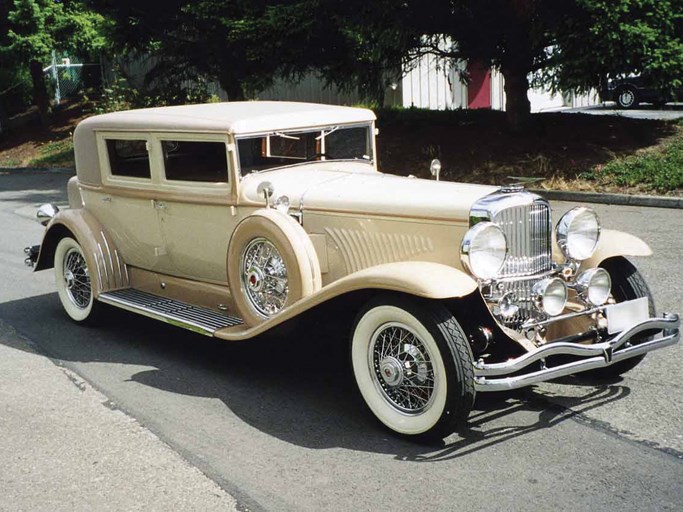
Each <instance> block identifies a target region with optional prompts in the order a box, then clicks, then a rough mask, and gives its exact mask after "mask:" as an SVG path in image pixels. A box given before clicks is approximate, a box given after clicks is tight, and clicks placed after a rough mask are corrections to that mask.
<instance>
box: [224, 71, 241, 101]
mask: <svg viewBox="0 0 683 512" xmlns="http://www.w3.org/2000/svg"><path fill="white" fill-rule="evenodd" d="M218 81H219V83H220V84H221V88H222V89H223V90H224V91H225V92H226V93H228V101H242V100H244V97H245V96H244V90H243V89H242V84H241V83H240V82H239V80H237V79H236V78H235V76H234V75H228V76H221V77H219V79H218Z"/></svg>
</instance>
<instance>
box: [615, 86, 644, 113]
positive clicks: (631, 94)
mask: <svg viewBox="0 0 683 512" xmlns="http://www.w3.org/2000/svg"><path fill="white" fill-rule="evenodd" d="M616 102H617V106H618V107H619V108H626V109H629V108H636V107H637V106H638V103H640V100H639V98H638V92H637V91H636V89H635V88H634V87H632V86H630V85H625V86H623V87H621V88H619V90H618V91H617V99H616Z"/></svg>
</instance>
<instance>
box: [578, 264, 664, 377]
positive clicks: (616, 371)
mask: <svg viewBox="0 0 683 512" xmlns="http://www.w3.org/2000/svg"><path fill="white" fill-rule="evenodd" d="M600 266H601V267H602V268H604V269H605V270H607V272H609V274H610V277H611V278H612V297H614V300H615V301H616V302H623V301H625V300H632V299H638V298H641V297H647V299H648V302H649V311H650V316H655V315H656V310H655V303H654V299H653V298H652V293H650V289H649V288H648V286H647V283H646V282H645V278H643V275H642V274H641V273H640V272H638V269H637V268H636V267H635V266H634V265H633V264H632V263H631V262H630V261H628V260H627V259H626V258H623V257H621V256H619V257H616V258H610V259H607V260H605V261H603V262H602V263H601V264H600ZM648 339H650V336H648V334H647V333H644V334H641V335H640V336H638V337H637V338H635V339H633V340H631V343H632V344H634V345H637V344H639V343H642V342H644V341H647V340H648ZM643 359H645V354H643V355H640V356H635V357H631V358H629V359H624V360H623V361H619V362H618V363H614V364H612V365H610V366H605V367H604V368H596V369H595V370H590V371H587V372H584V373H581V374H579V375H586V376H588V377H593V378H596V379H607V380H611V379H615V378H617V377H619V376H621V375H623V374H624V373H626V372H627V371H629V370H632V369H633V368H635V367H636V366H638V364H640V362H641V361H642V360H643Z"/></svg>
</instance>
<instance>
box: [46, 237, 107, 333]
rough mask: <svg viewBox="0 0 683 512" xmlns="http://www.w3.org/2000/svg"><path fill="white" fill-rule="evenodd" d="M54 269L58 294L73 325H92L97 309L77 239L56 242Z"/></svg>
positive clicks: (65, 238) (85, 262)
mask: <svg viewBox="0 0 683 512" xmlns="http://www.w3.org/2000/svg"><path fill="white" fill-rule="evenodd" d="M54 269H55V282H56V285H57V294H58V295H59V300H60V302H61V303H62V306H63V307H64V311H66V314H67V315H69V317H71V319H72V320H74V321H76V322H85V321H87V322H94V321H95V320H96V319H97V317H98V312H99V309H100V308H99V304H96V302H97V301H95V300H94V295H93V287H92V282H91V280H90V272H89V270H88V262H87V261H86V259H85V253H84V252H83V249H82V247H81V246H80V245H79V243H78V242H77V241H76V240H74V239H73V238H69V237H64V238H62V239H61V240H60V241H59V243H58V244H57V247H56V249H55V259H54Z"/></svg>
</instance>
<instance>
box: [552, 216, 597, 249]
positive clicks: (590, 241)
mask: <svg viewBox="0 0 683 512" xmlns="http://www.w3.org/2000/svg"><path fill="white" fill-rule="evenodd" d="M555 234H556V235H557V244H558V245H559V246H560V249H562V252H563V253H564V255H565V256H567V257H568V258H571V259H574V260H578V261H582V260H586V259H588V258H590V257H591V256H592V255H593V253H594V252H595V248H596V247H597V245H598V240H599V239H600V222H598V216H597V215H596V214H595V212H594V211H593V210H591V209H590V208H584V207H577V208H573V209H571V210H569V211H568V212H567V213H565V214H564V215H563V216H562V218H561V219H560V221H559V222H558V223H557V227H556V228H555Z"/></svg>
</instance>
